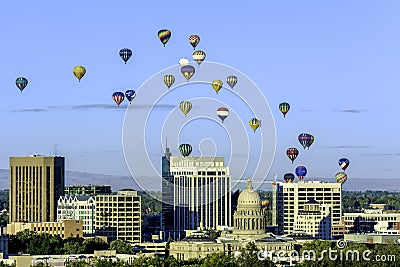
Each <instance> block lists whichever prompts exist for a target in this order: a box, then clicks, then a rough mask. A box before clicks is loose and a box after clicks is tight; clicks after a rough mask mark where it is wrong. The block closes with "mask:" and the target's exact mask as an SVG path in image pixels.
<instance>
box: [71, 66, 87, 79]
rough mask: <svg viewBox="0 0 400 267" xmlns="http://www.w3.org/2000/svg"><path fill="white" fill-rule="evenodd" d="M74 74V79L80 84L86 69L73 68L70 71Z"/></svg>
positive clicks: (81, 67) (80, 67)
mask: <svg viewBox="0 0 400 267" xmlns="http://www.w3.org/2000/svg"><path fill="white" fill-rule="evenodd" d="M72 72H73V73H74V75H75V77H76V78H77V79H78V81H79V82H80V81H81V79H82V78H83V76H85V74H86V69H85V67H83V66H75V67H74V69H73V70H72Z"/></svg>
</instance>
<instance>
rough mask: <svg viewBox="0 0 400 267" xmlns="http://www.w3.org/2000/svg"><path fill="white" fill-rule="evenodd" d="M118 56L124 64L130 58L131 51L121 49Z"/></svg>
mask: <svg viewBox="0 0 400 267" xmlns="http://www.w3.org/2000/svg"><path fill="white" fill-rule="evenodd" d="M119 56H120V57H121V58H122V60H123V61H124V62H125V64H126V62H127V61H128V60H129V59H130V58H131V56H132V50H130V49H129V48H122V49H121V50H119Z"/></svg>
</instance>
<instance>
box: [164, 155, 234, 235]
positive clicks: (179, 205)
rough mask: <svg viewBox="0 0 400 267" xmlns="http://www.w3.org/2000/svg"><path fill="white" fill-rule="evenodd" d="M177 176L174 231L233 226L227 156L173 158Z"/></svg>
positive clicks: (175, 183) (174, 175)
mask: <svg viewBox="0 0 400 267" xmlns="http://www.w3.org/2000/svg"><path fill="white" fill-rule="evenodd" d="M170 174H171V175H172V176H173V177H174V191H173V192H174V227H175V228H174V230H175V231H176V232H179V233H182V234H183V233H184V230H193V229H197V228H198V227H199V226H200V223H202V225H203V226H204V227H205V228H214V229H216V228H217V227H218V226H222V225H224V226H231V225H232V222H231V220H232V217H231V177H230V174H229V167H227V166H225V165H224V159H223V158H220V157H217V158H207V157H189V158H180V157H172V156H171V157H170Z"/></svg>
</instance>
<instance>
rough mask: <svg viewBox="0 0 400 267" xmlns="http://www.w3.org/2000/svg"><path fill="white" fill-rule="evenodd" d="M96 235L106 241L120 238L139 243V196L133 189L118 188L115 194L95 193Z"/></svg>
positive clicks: (140, 231) (140, 233)
mask: <svg viewBox="0 0 400 267" xmlns="http://www.w3.org/2000/svg"><path fill="white" fill-rule="evenodd" d="M95 201H96V218H95V227H96V235H101V236H106V237H107V238H108V241H112V240H116V239H121V240H124V241H128V242H130V243H140V241H141V236H142V230H141V229H142V228H141V197H140V196H139V195H138V193H137V191H135V190H133V189H123V190H119V191H118V193H117V194H105V195H96V197H95Z"/></svg>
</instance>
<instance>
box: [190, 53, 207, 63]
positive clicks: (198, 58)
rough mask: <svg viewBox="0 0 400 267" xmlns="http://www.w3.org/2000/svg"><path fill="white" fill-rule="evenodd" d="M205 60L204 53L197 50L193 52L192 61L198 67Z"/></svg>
mask: <svg viewBox="0 0 400 267" xmlns="http://www.w3.org/2000/svg"><path fill="white" fill-rule="evenodd" d="M205 58H206V53H204V52H203V51H200V50H198V51H194V52H193V59H194V61H196V62H197V64H199V65H200V64H201V62H203V61H204V59H205Z"/></svg>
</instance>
